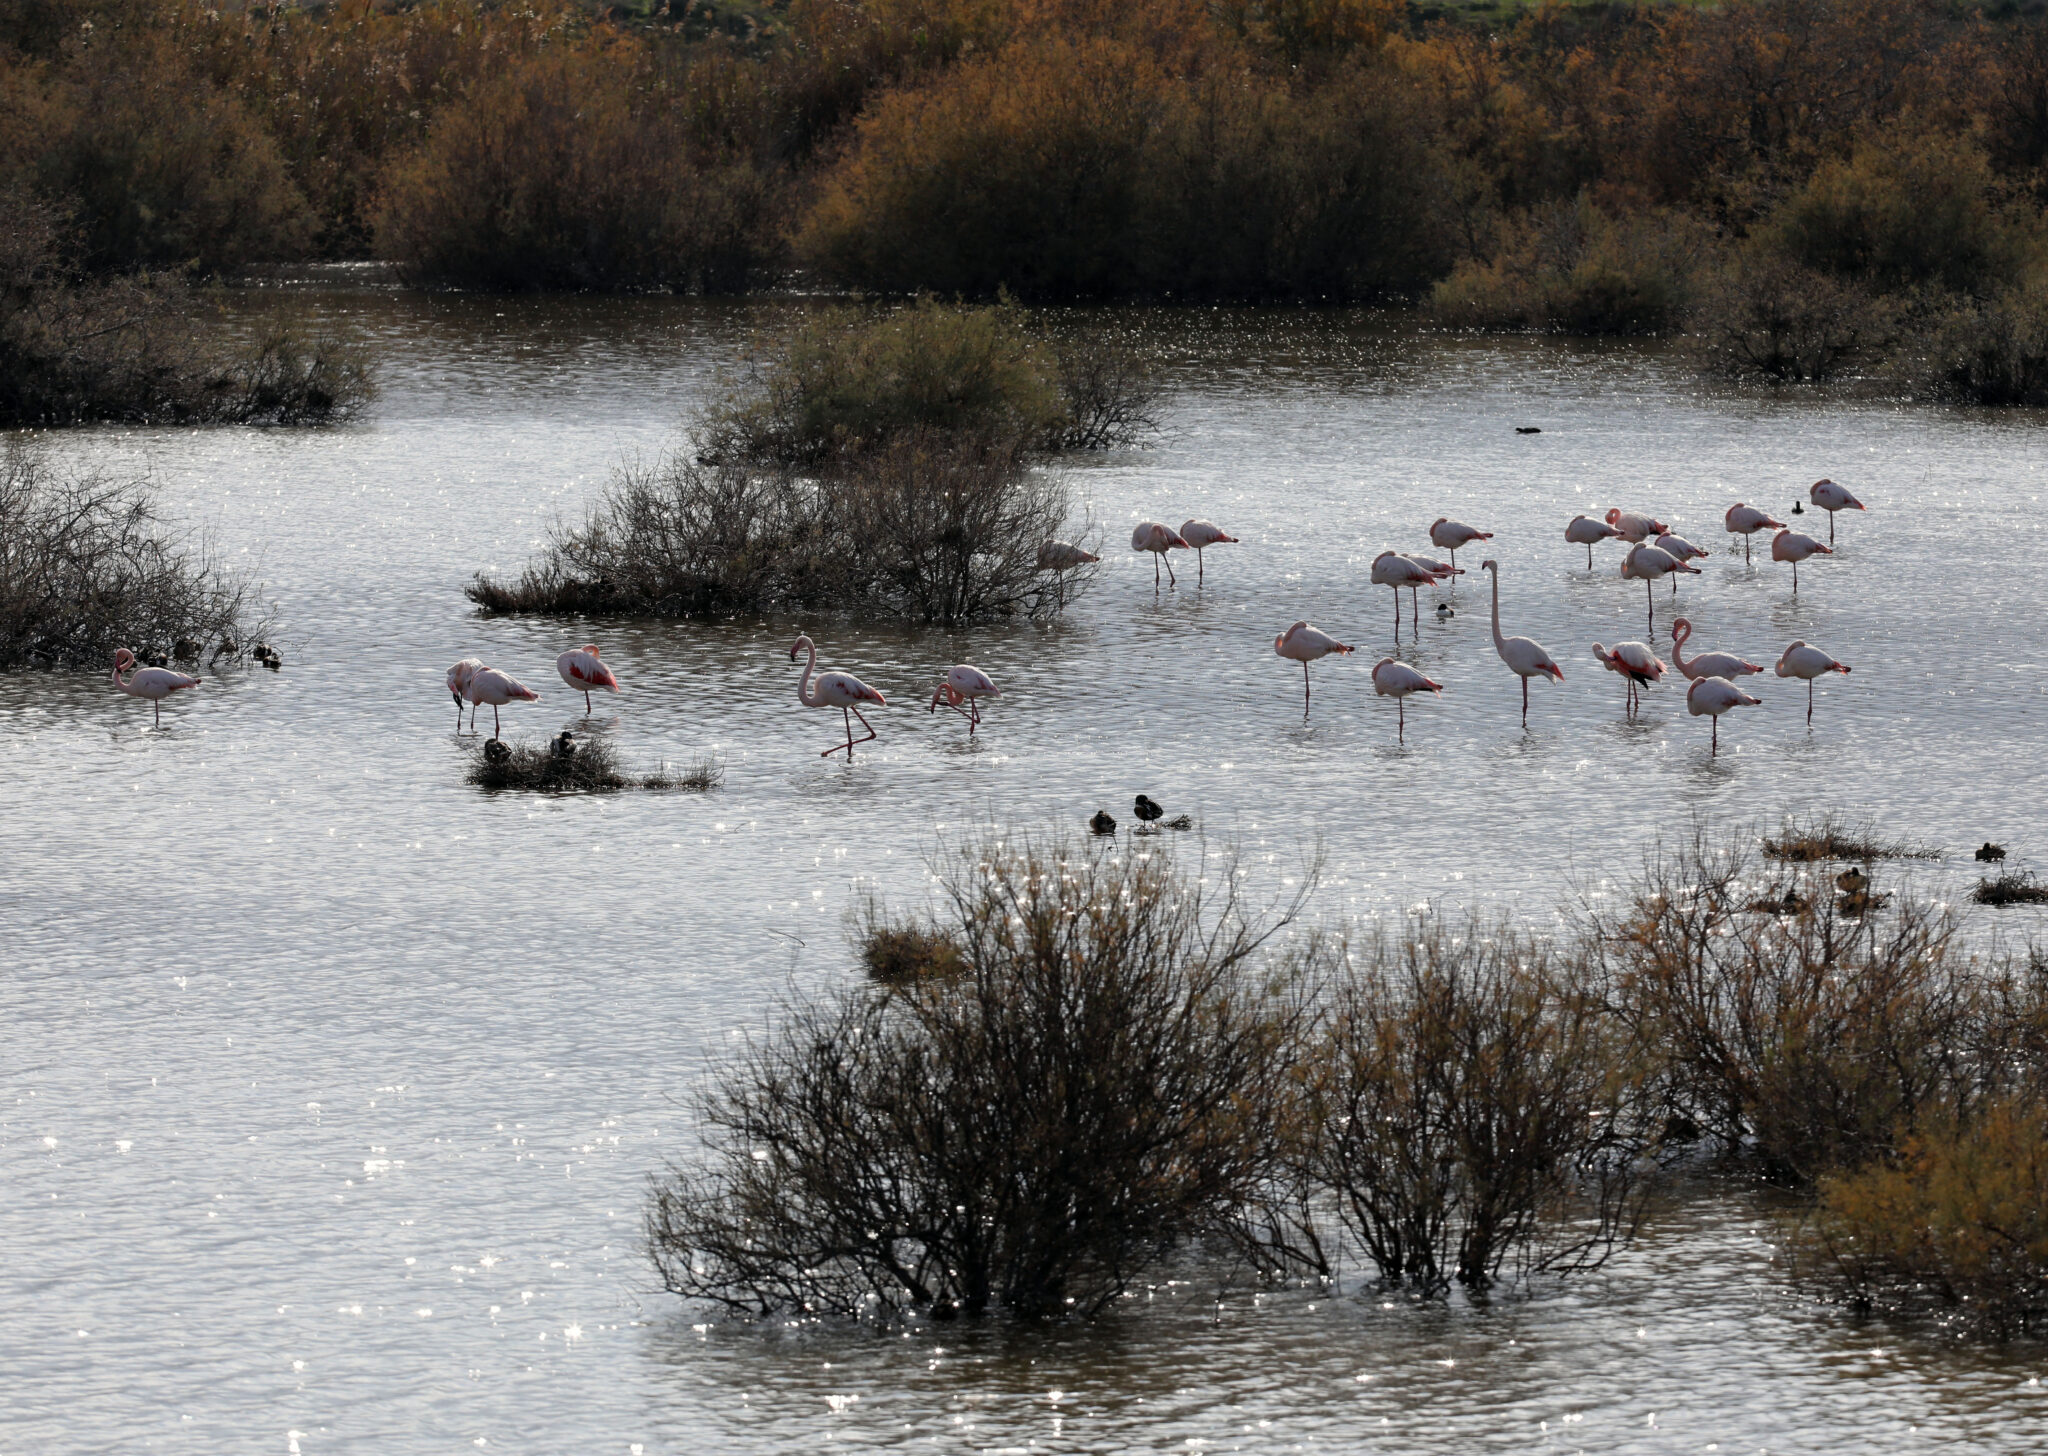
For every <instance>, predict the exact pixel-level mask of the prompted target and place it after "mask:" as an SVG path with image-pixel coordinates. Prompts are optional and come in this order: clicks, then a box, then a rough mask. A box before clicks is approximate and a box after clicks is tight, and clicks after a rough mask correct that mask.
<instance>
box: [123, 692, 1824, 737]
mask: <svg viewBox="0 0 2048 1456" xmlns="http://www.w3.org/2000/svg"><path fill="white" fill-rule="evenodd" d="M1806 686H1807V688H1808V689H1809V690H1810V689H1811V688H1812V687H1813V684H1812V683H1808V684H1807V685H1806ZM149 706H150V707H151V708H153V709H154V710H155V711H156V726H157V727H159V728H161V727H163V726H164V705H163V704H162V703H151V704H150V705H149ZM1810 712H1811V710H1809V714H1810Z"/></svg>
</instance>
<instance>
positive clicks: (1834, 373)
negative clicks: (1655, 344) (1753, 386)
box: [1692, 247, 1899, 383]
mask: <svg viewBox="0 0 2048 1456" xmlns="http://www.w3.org/2000/svg"><path fill="white" fill-rule="evenodd" d="M1898 319H1899V314H1898V308H1897V306H1896V305H1895V304H1894V303H1893V302H1891V301H1889V300H1887V299H1884V298H1880V297H1878V296H1877V295H1875V294H1873V293H1871V292H1870V291H1869V290H1868V289H1866V288H1865V287H1863V285H1861V284H1859V283H1857V282H1854V281H1852V280H1845V279H1842V278H1838V277H1836V276H1835V275H1833V274H1830V273H1822V272H1817V271H1816V270H1814V269H1811V268H1806V267H1803V266H1801V265H1800V264H1798V263H1796V262H1793V261H1792V260H1790V259H1787V258H1784V257H1782V256H1779V255H1778V254H1776V253H1774V252H1771V251H1769V250H1768V249H1765V248H1760V247H1752V248H1749V249H1745V250H1744V251H1743V252H1742V253H1740V254H1738V255H1737V257H1736V258H1735V259H1734V260H1733V261H1732V262H1730V263H1729V264H1728V265H1727V266H1725V267H1724V268H1723V269H1722V270H1721V271H1720V272H1719V274H1718V275H1717V276H1716V277H1715V278H1714V279H1713V280H1712V281H1711V282H1710V283H1709V284H1708V286H1707V288H1706V290H1705V293H1704V296H1703V298H1702V299H1701V302H1700V304H1699V307H1698V309H1697V310H1696V311H1695V313H1694V315H1693V319H1692V340H1693V343H1694V346H1695V347H1696V349H1697V350H1698V352H1699V354H1700V358H1701V361H1702V363H1704V364H1705V365H1706V366H1707V367H1708V368H1710V369H1712V370H1714V371H1716V372H1718V373H1723V374H1727V375H1729V376H1731V377H1733V378H1737V379H1768V380H1773V381H1776V382H1778V383H1801V382H1805V383H1820V382H1824V381H1827V380H1830V379H1836V378H1839V377H1841V376H1842V375H1844V374H1846V373H1849V372H1851V371H1853V370H1855V369H1856V368H1858V367H1861V366H1865V365H1868V364H1870V363H1873V362H1875V361H1877V360H1879V359H1881V358H1882V357H1883V355H1884V352H1885V351H1886V350H1887V349H1888V348H1889V347H1890V346H1891V344H1892V342H1893V341H1894V340H1895V339H1896V338H1897V336H1898V331H1899V321H1898Z"/></svg>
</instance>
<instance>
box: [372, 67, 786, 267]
mask: <svg viewBox="0 0 2048 1456" xmlns="http://www.w3.org/2000/svg"><path fill="white" fill-rule="evenodd" d="M652 83H653V77H652V75H651V73H650V72H649V70H648V68H647V66H646V63H645V57H644V56H642V55H640V54H639V53H637V52H635V51H632V50H630V49H629V48H627V47H624V46H603V47H597V46H591V47H577V48H562V49H555V50H548V51H543V52H540V53H538V54H534V55H530V56H526V57H522V58H520V59H518V60H517V61H515V62H513V63H512V64H510V65H509V66H507V67H506V68H505V69H504V70H502V71H500V72H498V73H495V74H492V75H489V76H487V77H484V78H483V79H481V80H479V81H478V82H477V83H475V84H474V85H473V86H472V87H471V89H470V90H468V91H467V92H466V93H465V94H464V95H463V97H462V99H461V100H459V101H457V102H456V103H454V104H452V105H450V106H448V107H447V108H445V109H444V110H443V111H442V112H441V113H440V115H439V116H438V117H437V118H436V119H435V121H434V124H433V127H432V130H431V131H430V132H429V133H428V136H427V139H426V141H425V142H424V143H423V144H422V145H421V146H419V147H418V148H417V149H416V150H414V151H412V152H410V153H407V154H406V155H404V156H402V157H401V158H399V159H398V160H396V161H395V162H394V163H393V164H392V166H391V168H390V170H389V171H388V172H387V173H386V176H385V180H384V186H383V190H382V195H381V198H380V201H379V204H378V208H377V217H376V226H377V247H378V251H379V253H380V254H381V255H382V256H384V257H386V258H388V259H391V260H392V261H394V262H396V263H398V264H399V265H400V267H401V268H402V269H403V271H404V272H405V273H406V274H407V275H408V276H410V277H413V278H416V279H420V280H425V281H433V282H445V283H459V284H466V285H470V286H474V287H481V288H494V289H532V288H553V289H564V288H568V289H579V288H585V289H607V290H617V289H674V290H681V289H688V288H699V289H703V290H705V291H707V292H734V291H738V290H741V289H744V288H745V287H747V285H748V284H749V283H750V282H751V281H752V280H754V279H755V278H757V277H759V276H761V275H762V274H763V272H764V271H765V270H767V269H768V268H769V267H770V266H771V264H772V262H773V259H774V255H775V252H776V249H777V236H776V227H775V224H776V220H777V219H776V215H775V205H776V203H775V197H774V192H773V189H772V188H771V186H770V185H769V184H768V182H767V181H766V179H765V178H764V177H763V176H761V175H760V174H759V173H758V172H757V171H756V170H755V169H754V168H753V167H752V166H751V165H749V164H748V163H747V162H746V161H745V160H744V159H743V158H740V157H737V156H718V155H704V154H701V153H700V152H699V151H698V150H697V149H693V148H692V147H691V146H690V145H689V142H688V140H687V138H686V136H685V134H684V132H683V130H682V128H681V125H680V123H679V119H678V118H677V117H676V116H675V115H674V114H673V112H672V111H671V110H670V109H669V108H667V107H666V106H665V105H664V104H663V101H662V98H661V97H660V95H659V94H658V93H653V92H651V87H652Z"/></svg>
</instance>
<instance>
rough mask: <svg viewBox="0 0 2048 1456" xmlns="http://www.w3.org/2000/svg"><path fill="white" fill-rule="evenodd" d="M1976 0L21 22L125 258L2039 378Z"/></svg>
mask: <svg viewBox="0 0 2048 1456" xmlns="http://www.w3.org/2000/svg"><path fill="white" fill-rule="evenodd" d="M2029 8H2030V7H2024V6H2013V5H2009V4H2007V5H2000V6H1982V7H1980V6H1975V5H1970V4H1955V3H1949V0H1904V3H1892V0H1737V3H1731V4H1726V5H1717V6H1695V5H1686V4H1663V3H1651V0H1643V3H1621V4H1608V3H1602V4H1570V3H1565V4H1554V5H1542V6H1535V5H1531V6H1527V7H1503V8H1501V9H1500V10H1498V11H1494V12H1489V13H1488V14H1487V15H1486V16H1485V17H1484V19H1483V21H1481V22H1479V23H1473V22H1471V21H1460V20H1458V19H1456V18H1455V17H1452V16H1446V15H1445V14H1444V13H1443V12H1439V11H1436V10H1434V9H1432V8H1429V7H1422V8H1417V7H1413V6H1408V5H1404V4H1399V3H1396V0H1300V3H1294V0H1290V3H1287V4H1277V3H1268V0H1143V3H1138V4H1130V3H1116V4H1110V3H1107V0H765V3H738V0H734V3H721V0H660V3H648V4H639V5H610V6H604V7H597V6H592V5H586V4H580V3H573V0H536V3H534V4H522V5H518V6H512V5H500V4H494V3H488V0H421V3H417V4H368V5H334V6H306V7H299V6H288V5H278V6H222V7H209V6H206V5H204V4H201V3H198V0H141V3H132V0H122V3H118V4H117V3H114V0H17V3H13V4H10V5H8V6H6V7H5V8H4V10H0V122H4V124H0V139H4V140H0V185H4V186H10V187H15V188H26V189H28V190H29V191H31V192H32V193H34V195H36V196H37V197H39V198H42V199H43V200H44V201H45V202H47V203H49V204H50V205H53V206H55V207H57V208H58V209H59V210H60V211H62V212H63V213H64V215H65V216H67V217H68V218H71V219H74V220H75V223H76V226H77V229H78V234H79V237H80V238H81V240H82V241H81V246H82V249H83V256H84V258H85V259H86V262H87V264H88V266H89V267H91V268H92V269H94V270H97V271H99V272H105V271H107V270H116V271H120V270H129V271H132V270H137V269H158V270H163V269H189V270H194V271H196V272H198V273H201V274H205V275H232V274H234V273H237V272H239V271H243V270H246V269H248V268H250V267H253V266H257V265H261V264H264V263H270V262H277V261H289V260H296V259H303V258H308V257H322V258H356V257H379V258H383V259H386V260H388V261H390V262H391V263H393V264H395V265H396V266H398V267H399V268H400V269H401V270H402V271H403V272H404V273H405V275H406V276H408V277H410V278H412V279H415V280H417V281H421V282H429V283H447V284H456V285H461V286H468V287H480V288H498V289H532V288H572V289H614V290H615V289H661V290H703V291H712V292H734V291H741V290H746V289H752V288H757V287H760V286H763V285H766V284H771V283H775V282H778V281H780V280H784V279H787V278H789V277H792V276H801V277H803V278H806V279H815V280H818V281H822V282H824V283H827V284H830V285H834V286H839V287H844V288H847V289H851V290H858V291H865V292H871V293H872V292H881V293H898V294H910V293H915V292H919V291H931V292H935V293H938V294H941V295H945V296H952V295H956V294H958V295H969V296H977V297H983V298H987V297H993V296H994V295H995V294H996V293H997V292H998V291H999V290H1005V289H1006V290H1008V291H1009V292H1010V293H1011V294H1013V295H1015V296H1017V297H1019V298H1022V299H1024V300H1026V301H1027V302H1035V301H1046V300H1063V299H1072V298H1105V299H1114V298H1164V299H1214V298H1229V299H1274V300H1303V301H1315V302H1324V301H1365V302H1382V301H1385V302H1407V303H1412V304H1417V305H1420V306H1422V307H1423V308H1424V309H1425V310H1426V312H1427V314H1428V316H1429V317H1431V318H1433V319H1434V320H1436V321H1439V322H1441V323H1444V324H1449V325H1454V326H1461V327H1474V328H1488V329H1493V328H1516V329H1545V330H1564V331H1575V332H1587V333H1654V334H1675V335H1682V336H1683V337H1685V338H1686V339H1688V340H1689V341H1690V343H1691V346H1692V347H1693V348H1694V350H1695V351H1696V352H1697V354H1698V356H1699V359H1700V361H1701V363H1702V364H1703V365H1704V366H1705V367H1708V368H1711V369H1714V370H1718V371H1723V372H1726V373H1729V374H1732V375H1735V376H1739V377H1744V378H1750V379H1759V380H1777V381H1793V382H1797V381H1813V380H1827V379H1831V378H1840V377H1843V376H1847V375H1855V376H1859V377H1862V378H1864V379H1868V380H1873V381H1878V382H1880V383H1882V384H1883V385H1884V386H1885V387H1887V388H1890V389H1893V390H1896V391H1901V392H1905V393H1910V394H1915V395H1920V396H1926V397H1935V398H1951V399H1964V400H1973V401H1980V402H1986V403H2040V402H2042V401H2043V400H2048V271H2044V270H2048V263H2044V237H2048V232H2044V226H2043V220H2042V211H2041V209H2042V204H2043V201H2044V200H2048V172H2044V163H2048V22H2044V20H2043V18H2042V17H2041V16H2039V15H2034V14H2029V13H2027V12H2028V10H2029Z"/></svg>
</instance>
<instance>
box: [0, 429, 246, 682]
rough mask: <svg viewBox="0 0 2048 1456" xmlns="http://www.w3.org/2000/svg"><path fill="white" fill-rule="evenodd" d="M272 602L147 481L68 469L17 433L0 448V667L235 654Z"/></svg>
mask: <svg viewBox="0 0 2048 1456" xmlns="http://www.w3.org/2000/svg"><path fill="white" fill-rule="evenodd" d="M267 623H268V610H267V607H266V605H265V604H264V603H263V601H262V600H261V599H260V596H259V594H258V593H257V591H256V589H255V587H254V585H253V583H251V582H250V580H249V579H248V578H247V577H246V576H244V575H242V574H239V573H237V572H234V571H231V570H229V569H227V568H226V567H225V566H224V565H223V564H222V562H221V561H219V560H218V559H217V558H216V557H214V556H213V555H212V554H211V553H210V552H208V551H207V550H206V548H205V545H204V543H196V542H194V541H192V540H190V539H188V537H187V536H186V534H185V533H183V532H181V531H179V530H176V529H174V528H173V527H172V526H171V525H170V524H169V523H168V522H166V520H165V519H164V517H163V515H162V513H161V511H160V510H159V508H158V505H157V501H156V496H155V493H154V492H153V491H152V490H151V489H150V486H149V482H148V481H147V480H146V479H137V478H131V477H126V476H121V475H117V474H113V473H109V472H106V471H100V470H92V469H74V470H70V471H66V470H63V469H60V468H59V467H58V466H56V465H54V464H53V463H52V462H51V461H50V459H49V457H48V456H47V455H46V454H45V453H44V452H43V451H41V450H39V449H38V448H36V447H35V446H34V445H33V444H31V443H29V442H27V441H25V440H24V439H22V438H21V437H18V436H17V437H14V438H12V439H10V440H8V441H7V443H6V445H5V447H4V449H0V670H6V669H10V668H21V667H45V668H49V667H80V668H90V667H101V668H104V667H111V666H112V664H113V660H114V650H115V649H116V648H118V647H126V648H127V649H128V650H129V651H131V652H133V653H134V654H135V656H136V658H137V660H139V661H141V662H144V663H148V664H154V665H157V666H163V665H167V664H170V663H178V664H185V663H192V662H200V661H205V662H212V661H216V660H219V659H221V658H227V659H230V660H232V659H236V658H239V657H240V656H241V655H242V654H243V652H244V651H246V650H248V647H247V646H246V645H245V644H253V643H255V642H257V641H258V640H259V639H260V638H261V636H262V635H263V629H264V628H265V626H266V625H267Z"/></svg>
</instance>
